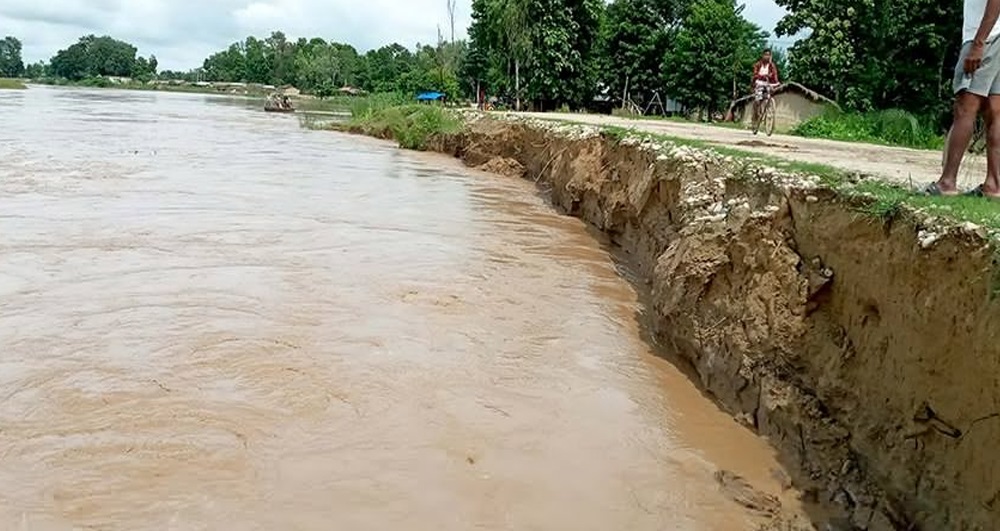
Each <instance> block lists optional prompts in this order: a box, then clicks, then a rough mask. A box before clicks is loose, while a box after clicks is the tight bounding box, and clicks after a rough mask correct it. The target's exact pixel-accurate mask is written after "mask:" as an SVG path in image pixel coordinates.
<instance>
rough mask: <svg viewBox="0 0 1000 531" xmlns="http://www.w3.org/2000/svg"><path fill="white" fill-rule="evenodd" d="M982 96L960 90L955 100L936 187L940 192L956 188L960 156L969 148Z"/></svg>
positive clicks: (952, 190)
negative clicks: (953, 113)
mask: <svg viewBox="0 0 1000 531" xmlns="http://www.w3.org/2000/svg"><path fill="white" fill-rule="evenodd" d="M983 100H985V98H983V97H982V96H977V95H975V94H971V93H969V92H962V93H960V94H959V95H958V98H956V100H955V120H954V121H953V122H952V124H951V130H950V131H949V132H948V139H947V141H948V143H947V145H945V156H944V169H943V170H942V172H941V179H939V180H938V188H940V189H941V191H942V192H945V193H952V192H956V191H957V190H958V169H959V168H960V167H961V165H962V157H964V156H965V150H967V149H968V148H969V142H971V141H972V134H973V133H974V132H975V129H976V115H977V114H979V110H980V109H981V108H982V107H983Z"/></svg>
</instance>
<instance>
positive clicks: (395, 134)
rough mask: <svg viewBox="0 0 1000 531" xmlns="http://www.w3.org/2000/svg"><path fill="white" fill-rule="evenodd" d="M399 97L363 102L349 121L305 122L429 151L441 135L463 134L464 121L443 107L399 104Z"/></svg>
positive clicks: (360, 102) (372, 97)
mask: <svg viewBox="0 0 1000 531" xmlns="http://www.w3.org/2000/svg"><path fill="white" fill-rule="evenodd" d="M400 98H401V97H400V96H398V95H374V96H369V97H368V98H364V99H359V100H358V101H356V102H355V105H354V106H353V108H352V109H351V118H350V119H349V120H348V121H347V122H346V123H344V122H340V121H330V120H319V119H315V120H310V119H304V120H303V121H302V124H303V125H304V126H305V127H310V128H313V129H336V130H349V131H356V132H361V133H363V134H366V135H370V136H375V137H380V138H391V139H393V140H395V141H396V142H398V143H399V146H400V147H402V148H405V149H415V150H425V149H427V148H428V142H429V141H430V140H431V139H432V138H433V137H435V136H437V135H442V134H453V133H458V132H461V130H462V127H463V122H462V118H461V117H460V116H459V115H458V114H457V113H456V112H454V111H452V110H450V109H448V108H447V107H444V106H441V105H426V104H410V105H399V104H398V102H399V101H401V99H400Z"/></svg>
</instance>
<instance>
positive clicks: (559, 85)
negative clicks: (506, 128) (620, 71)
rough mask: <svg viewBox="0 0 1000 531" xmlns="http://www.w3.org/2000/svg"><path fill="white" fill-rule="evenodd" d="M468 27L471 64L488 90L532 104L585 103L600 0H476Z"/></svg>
mask: <svg viewBox="0 0 1000 531" xmlns="http://www.w3.org/2000/svg"><path fill="white" fill-rule="evenodd" d="M472 8H473V13H472V15H473V24H472V26H471V27H470V29H469V37H470V43H469V44H470V51H469V54H470V56H471V57H473V58H474V59H475V61H476V62H475V63H472V64H467V65H466V68H468V69H469V70H470V74H472V75H475V76H477V77H485V78H487V82H488V84H489V85H490V88H491V90H492V91H494V93H497V92H501V93H503V92H506V93H508V94H510V93H512V94H513V96H514V99H515V101H517V102H518V105H519V103H520V99H521V97H522V96H523V97H525V98H527V99H529V100H531V101H533V102H535V104H536V106H539V107H545V106H555V105H560V104H563V103H572V104H579V103H581V102H583V101H586V100H587V99H588V98H589V96H590V95H591V94H592V93H593V92H594V89H595V85H596V78H597V76H596V61H595V56H594V51H595V44H596V41H597V35H598V31H599V28H600V20H601V16H602V14H603V9H604V4H603V2H602V1H601V0H513V1H509V0H476V1H474V2H473V6H472Z"/></svg>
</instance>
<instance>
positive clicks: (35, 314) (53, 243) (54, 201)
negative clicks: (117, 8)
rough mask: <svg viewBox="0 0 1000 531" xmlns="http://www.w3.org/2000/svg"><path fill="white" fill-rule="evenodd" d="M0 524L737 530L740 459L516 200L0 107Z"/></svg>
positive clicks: (331, 144)
mask: <svg viewBox="0 0 1000 531" xmlns="http://www.w3.org/2000/svg"><path fill="white" fill-rule="evenodd" d="M0 111H2V114H3V116H4V119H3V127H2V128H0V352H2V356H0V459H2V466H0V486H2V488H0V527H2V528H4V529H44V530H48V529H81V528H82V529H102V530H104V529H108V530H138V529H158V530H162V529H177V530H196V529H206V530H208V529H211V530H218V529H238V530H256V529H260V530H274V529H288V530H291V529H317V530H318V529H324V530H325V529H372V530H376V529H377V530H383V529H408V530H434V531H438V530H451V529H453V530H466V529H511V530H524V529H553V530H555V529H573V530H595V531H597V530H600V531H607V530H619V529H621V530H624V529H629V530H646V529H649V530H654V529H655V530H665V529H669V530H695V529H703V530H729V529H733V530H742V529H753V528H754V526H755V522H756V521H755V520H754V516H753V515H752V514H750V513H748V512H746V511H745V510H744V509H743V508H742V507H741V506H739V505H737V504H735V503H733V502H732V501H730V499H728V498H726V497H725V496H724V495H723V494H722V493H721V492H720V489H719V488H718V486H717V485H716V483H715V481H714V480H713V473H714V472H715V471H716V470H719V469H725V470H731V471H733V472H736V473H738V474H741V475H743V476H745V477H747V478H748V479H750V480H751V482H752V483H753V484H754V485H755V486H756V487H758V488H760V489H762V490H764V491H768V492H772V493H778V492H779V491H780V487H779V485H778V481H776V480H775V479H772V478H773V476H774V469H775V468H776V467H777V465H776V464H775V462H774V459H773V457H772V455H771V451H770V450H769V449H768V447H767V446H766V445H765V444H764V443H763V442H762V441H760V440H758V439H757V438H756V437H754V436H753V435H752V434H751V433H750V432H748V431H747V430H744V429H742V428H741V427H739V426H738V425H737V424H736V423H735V422H734V421H733V420H732V419H730V418H729V417H728V416H727V415H725V414H723V413H721V412H720V411H719V410H718V409H717V408H716V407H715V406H714V405H713V404H712V403H711V402H709V401H708V400H707V399H705V398H704V397H703V396H702V395H701V394H699V392H698V391H697V390H696V389H695V387H694V386H693V385H692V384H691V383H690V382H689V381H688V380H687V379H686V378H685V377H684V376H683V375H682V374H681V373H679V372H678V371H677V370H676V369H675V368H673V367H672V366H671V365H669V364H668V363H666V362H665V361H663V360H662V359H661V358H660V357H657V356H656V355H655V354H654V353H653V352H652V351H651V347H650V346H649V345H648V344H647V343H646V342H644V341H643V339H642V330H641V321H642V317H641V316H642V307H641V305H640V303H639V302H638V300H637V295H636V292H635V291H634V290H633V288H632V287H631V286H630V285H629V283H628V282H626V281H625V280H623V279H622V277H621V276H620V275H619V273H618V269H617V267H616V265H615V262H614V261H613V259H612V257H611V255H610V254H609V252H608V251H607V250H606V249H604V248H603V247H602V246H601V244H600V242H599V241H598V240H597V239H595V237H594V236H592V235H591V234H589V233H588V232H587V230H586V229H585V227H584V226H583V225H582V223H581V222H580V221H578V220H574V219H570V218H566V217H562V216H560V215H558V214H557V213H555V212H554V211H553V210H552V209H551V208H550V207H548V206H547V204H546V202H545V200H544V198H541V197H539V196H538V194H537V192H536V191H535V189H534V187H533V186H531V185H530V184H529V183H524V182H520V181H517V180H512V179H507V178H502V177H497V176H493V175H488V174H484V173H477V172H473V171H469V170H466V169H464V168H460V167H458V166H457V165H456V163H455V162H453V161H451V160H448V159H445V158H442V157H437V156H429V155H419V154H414V153H407V152H403V151H400V150H397V149H395V148H394V147H393V146H391V145H389V144H386V143H382V142H377V141H373V140H367V139H362V138H356V137H349V136H343V135H338V134H334V133H322V132H310V131H306V130H302V129H300V128H299V125H298V123H297V120H296V119H295V118H294V117H288V116H272V115H267V114H265V113H263V112H258V111H257V109H256V108H255V107H253V108H251V107H248V105H247V104H246V103H243V102H240V101H239V100H235V101H234V100H228V99H221V98H211V97H207V96H194V95H176V94H156V93H134V92H115V91H84V90H67V89H51V88H33V89H31V90H28V91H23V92H17V93H3V94H0Z"/></svg>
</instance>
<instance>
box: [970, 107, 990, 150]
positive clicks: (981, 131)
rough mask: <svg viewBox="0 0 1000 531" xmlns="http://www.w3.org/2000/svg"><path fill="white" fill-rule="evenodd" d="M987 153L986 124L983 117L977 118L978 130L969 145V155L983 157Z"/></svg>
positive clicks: (974, 132) (973, 134)
mask: <svg viewBox="0 0 1000 531" xmlns="http://www.w3.org/2000/svg"><path fill="white" fill-rule="evenodd" d="M985 152H986V122H985V121H984V120H983V117H982V116H977V117H976V129H975V131H973V133H972V142H970V143H969V153H972V154H975V155H982V154H983V153H985Z"/></svg>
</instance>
